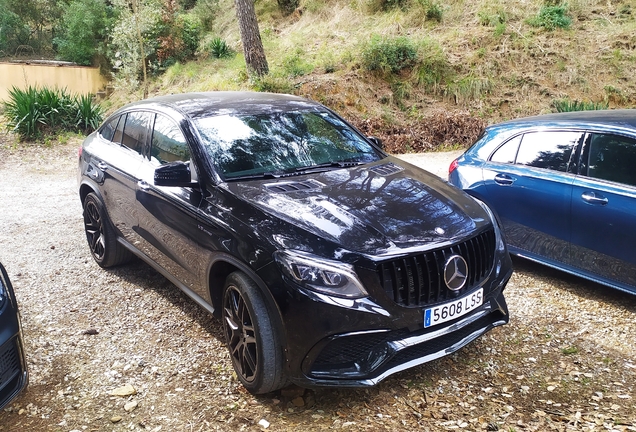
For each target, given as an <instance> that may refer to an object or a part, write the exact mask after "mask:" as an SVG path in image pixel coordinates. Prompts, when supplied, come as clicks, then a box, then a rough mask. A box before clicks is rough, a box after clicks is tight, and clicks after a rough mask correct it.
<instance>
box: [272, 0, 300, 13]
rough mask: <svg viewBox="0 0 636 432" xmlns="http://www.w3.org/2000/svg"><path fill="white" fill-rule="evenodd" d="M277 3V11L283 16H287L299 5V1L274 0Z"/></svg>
mask: <svg viewBox="0 0 636 432" xmlns="http://www.w3.org/2000/svg"><path fill="white" fill-rule="evenodd" d="M276 1H277V2H278V9H280V11H281V12H282V13H283V15H289V14H291V13H292V12H293V11H295V10H296V8H297V7H298V5H299V4H300V0H276Z"/></svg>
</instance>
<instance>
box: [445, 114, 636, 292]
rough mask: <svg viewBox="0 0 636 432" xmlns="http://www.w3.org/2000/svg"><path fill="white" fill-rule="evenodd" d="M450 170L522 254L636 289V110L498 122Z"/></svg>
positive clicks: (452, 178)
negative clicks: (489, 209)
mask: <svg viewBox="0 0 636 432" xmlns="http://www.w3.org/2000/svg"><path fill="white" fill-rule="evenodd" d="M450 171H451V172H450V174H449V180H450V182H451V183H452V184H454V185H455V186H458V187H460V188H462V189H464V190H466V191H467V192H468V193H470V194H471V195H473V196H475V197H477V198H479V199H481V200H483V201H484V202H486V203H487V204H488V205H489V206H491V207H492V209H493V210H495V212H496V213H497V214H498V216H499V217H500V219H501V222H502V224H503V227H504V231H505V233H506V238H507V241H508V246H509V250H510V252H511V253H512V254H515V255H518V256H521V257H524V258H528V259H531V260H534V261H537V262H540V263H543V264H546V265H548V266H551V267H555V268H558V269H561V270H564V271H567V272H569V273H572V274H575V275H578V276H581V277H584V278H587V279H590V280H593V281H596V282H599V283H601V284H605V285H608V286H611V287H613V288H617V289H620V290H623V291H627V292H631V293H636V229H634V228H635V226H636V110H615V111H613V110H607V111H586V112H572V113H561V114H548V115H542V116H536V117H529V118H521V119H518V120H513V121H507V122H504V123H500V124H497V125H493V126H490V127H488V128H487V129H486V131H485V133H484V134H483V135H482V137H481V138H480V139H479V140H478V141H477V142H476V143H475V144H474V145H473V146H472V147H471V148H470V149H469V150H467V151H466V152H465V153H464V154H463V155H462V156H461V157H459V158H458V159H457V160H456V161H454V162H453V163H452V164H451V168H450Z"/></svg>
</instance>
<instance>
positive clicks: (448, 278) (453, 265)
mask: <svg viewBox="0 0 636 432" xmlns="http://www.w3.org/2000/svg"><path fill="white" fill-rule="evenodd" d="M467 279H468V264H467V263H466V260H465V259H464V257H462V256H460V255H453V256H451V257H450V258H448V259H447V260H446V264H444V282H446V286H447V287H448V289H450V290H453V291H459V290H460V289H462V288H464V285H466V280H467Z"/></svg>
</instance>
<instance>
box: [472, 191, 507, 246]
mask: <svg viewBox="0 0 636 432" xmlns="http://www.w3.org/2000/svg"><path fill="white" fill-rule="evenodd" d="M472 198H473V199H474V200H475V201H476V202H477V204H479V205H480V206H481V208H483V209H484V211H485V212H486V213H488V216H489V217H490V220H491V221H492V224H493V226H494V228H495V237H496V241H497V249H498V250H500V251H503V250H504V249H505V245H504V239H503V227H502V226H501V224H500V223H499V218H498V217H497V216H495V213H494V212H493V211H492V210H491V209H490V207H488V204H486V203H485V202H483V201H482V200H480V199H477V198H475V197H472Z"/></svg>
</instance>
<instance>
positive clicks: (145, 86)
mask: <svg viewBox="0 0 636 432" xmlns="http://www.w3.org/2000/svg"><path fill="white" fill-rule="evenodd" d="M132 7H133V13H134V14H135V27H137V41H138V42H139V52H140V54H141V66H142V69H143V71H144V82H143V94H144V99H146V98H147V97H148V76H147V73H146V50H145V49H144V38H143V37H142V36H141V24H139V13H140V12H139V9H140V8H139V0H133V1H132Z"/></svg>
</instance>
